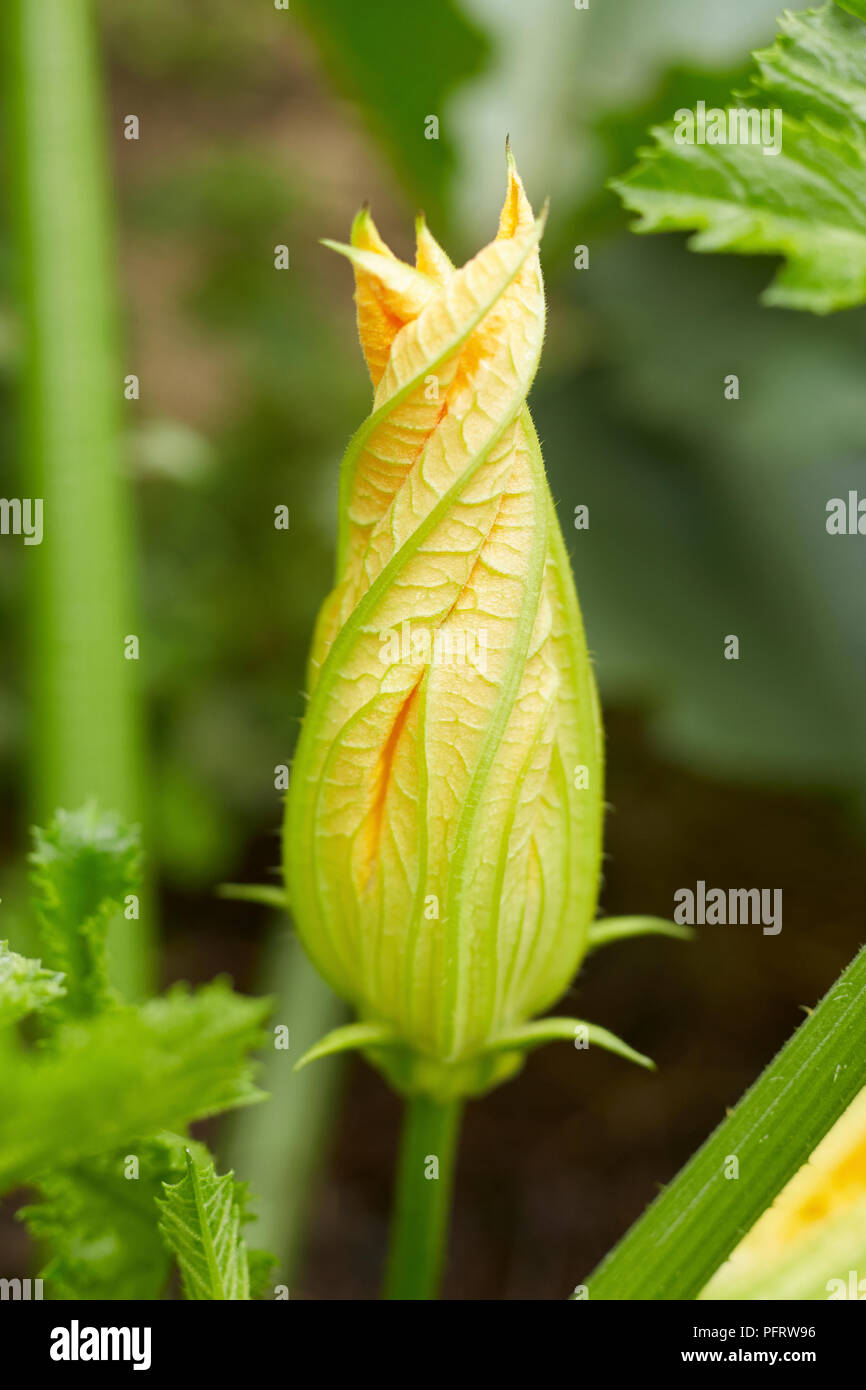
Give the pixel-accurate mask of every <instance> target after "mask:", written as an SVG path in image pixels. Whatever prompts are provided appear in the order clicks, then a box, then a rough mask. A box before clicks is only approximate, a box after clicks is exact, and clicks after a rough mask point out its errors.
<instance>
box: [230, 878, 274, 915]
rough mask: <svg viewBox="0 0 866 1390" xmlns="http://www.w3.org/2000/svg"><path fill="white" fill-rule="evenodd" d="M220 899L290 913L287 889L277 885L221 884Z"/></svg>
mask: <svg viewBox="0 0 866 1390" xmlns="http://www.w3.org/2000/svg"><path fill="white" fill-rule="evenodd" d="M216 891H217V897H218V898H230V899H231V901H232V902H236V903H261V905H262V906H263V907H275V908H277V909H278V910H279V911H280V912H288V910H289V896H288V894H287V892H286V890H285V888H278V887H277V885H276V884H275V883H221V884H219V886H218V888H217V890H216Z"/></svg>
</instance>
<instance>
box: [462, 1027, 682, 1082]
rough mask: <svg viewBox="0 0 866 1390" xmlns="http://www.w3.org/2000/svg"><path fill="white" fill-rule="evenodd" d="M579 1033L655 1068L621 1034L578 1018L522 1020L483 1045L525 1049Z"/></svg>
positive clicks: (592, 1042)
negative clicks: (522, 1021)
mask: <svg viewBox="0 0 866 1390" xmlns="http://www.w3.org/2000/svg"><path fill="white" fill-rule="evenodd" d="M578 1037H580V1039H581V1041H583V1039H585V1040H586V1042H587V1043H588V1044H589V1046H590V1047H603V1048H604V1049H605V1051H606V1052H615V1053H616V1055H617V1056H618V1057H625V1059H626V1061H628V1062H635V1063H636V1064H637V1065H638V1066H639V1067H646V1068H647V1070H648V1071H655V1069H656V1068H655V1062H653V1061H652V1059H651V1058H650V1057H645V1056H644V1055H643V1053H642V1052H635V1050H634V1048H633V1047H629V1045H628V1043H624V1042H623V1040H622V1038H618V1037H617V1036H616V1034H615V1033H609V1032H608V1030H607V1029H606V1028H600V1027H599V1026H598V1025H597V1024H595V1023H584V1022H583V1021H582V1020H581V1019H579V1018H538V1019H536V1020H535V1022H534V1023H524V1024H523V1025H522V1026H521V1027H520V1028H515V1029H514V1031H513V1032H511V1033H502V1034H500V1036H499V1037H498V1038H497V1039H496V1040H495V1042H493V1043H490V1044H489V1045H488V1046H487V1047H486V1048H485V1051H486V1052H511V1051H515V1052H518V1051H520V1052H528V1051H529V1049H530V1048H533V1047H541V1046H542V1045H543V1044H544V1043H547V1042H556V1041H561V1040H563V1039H568V1040H569V1041H570V1042H574V1041H575V1040H576V1039H577V1038H578Z"/></svg>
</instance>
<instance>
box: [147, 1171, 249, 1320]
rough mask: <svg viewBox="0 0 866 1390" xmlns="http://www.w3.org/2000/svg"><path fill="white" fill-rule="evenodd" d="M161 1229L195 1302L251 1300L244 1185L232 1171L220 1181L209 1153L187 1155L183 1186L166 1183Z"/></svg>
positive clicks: (188, 1294)
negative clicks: (245, 1235)
mask: <svg viewBox="0 0 866 1390" xmlns="http://www.w3.org/2000/svg"><path fill="white" fill-rule="evenodd" d="M164 1192H165V1196H164V1197H163V1198H160V1199H158V1201H157V1206H158V1207H159V1210H160V1213H161V1215H160V1220H159V1229H160V1231H161V1232H162V1236H163V1238H164V1240H165V1242H166V1244H167V1245H168V1247H169V1249H170V1250H171V1251H172V1252H173V1253H174V1254H175V1255H176V1256H177V1262H178V1266H179V1267H180V1276H181V1282H182V1284H183V1290H184V1295H185V1297H186V1298H188V1299H193V1300H196V1301H203V1300H204V1301H211V1300H231V1301H245V1300H248V1299H249V1298H250V1271H249V1262H248V1254H247V1247H246V1243H245V1241H244V1238H243V1223H244V1220H245V1213H244V1207H245V1203H246V1189H245V1187H244V1186H243V1185H242V1184H240V1183H237V1182H235V1178H234V1174H233V1173H225V1174H224V1175H223V1176H222V1177H218V1176H217V1173H216V1169H215V1167H214V1162H213V1159H212V1158H211V1157H210V1155H206V1156H204V1157H201V1156H199V1157H194V1156H193V1154H192V1152H191V1151H189V1150H188V1151H187V1155H186V1173H185V1174H184V1176H183V1177H182V1178H181V1180H180V1182H178V1183H176V1184H174V1186H169V1185H168V1184H164Z"/></svg>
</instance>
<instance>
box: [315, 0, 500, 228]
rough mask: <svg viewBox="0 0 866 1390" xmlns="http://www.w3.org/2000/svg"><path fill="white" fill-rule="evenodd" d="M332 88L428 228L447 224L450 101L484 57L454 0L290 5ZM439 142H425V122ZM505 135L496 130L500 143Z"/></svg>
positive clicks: (477, 35)
mask: <svg viewBox="0 0 866 1390" xmlns="http://www.w3.org/2000/svg"><path fill="white" fill-rule="evenodd" d="M292 8H293V11H295V12H297V13H298V14H299V15H300V16H301V19H302V20H303V22H304V24H305V25H306V26H307V28H308V29H309V31H310V33H311V35H312V37H313V39H314V40H315V42H316V44H317V46H318V48H319V51H320V53H321V55H322V59H323V62H324V64H325V67H326V69H327V71H328V73H329V75H330V77H331V79H332V81H334V83H335V84H336V85H337V86H338V87H339V88H340V89H341V90H342V91H344V92H345V93H347V94H348V95H349V96H350V97H351V98H352V99H353V100H354V101H356V102H357V103H358V105H359V106H360V108H361V111H362V112H363V115H364V119H365V121H366V122H367V124H368V125H369V126H370V128H371V129H372V130H373V131H374V132H375V133H376V134H377V135H378V136H379V137H380V139H381V140H382V142H383V143H384V145H385V147H386V148H387V149H388V151H389V152H390V154H391V155H392V157H393V159H394V163H395V165H396V167H397V169H398V171H399V173H400V175H401V176H402V178H403V181H404V183H405V184H406V187H407V188H408V189H409V190H410V192H411V193H412V195H413V197H414V198H415V199H416V201H418V202H419V204H420V205H422V206H423V207H424V208H425V209H426V211H427V213H428V216H429V218H430V220H431V222H432V223H433V224H438V226H439V227H440V229H441V228H442V227H443V226H445V225H447V214H448V209H449V197H450V189H449V181H450V177H451V174H452V172H453V169H454V164H455V145H454V136H453V133H452V131H451V129H450V126H449V121H448V103H449V98H450V96H451V94H452V92H453V91H454V89H455V88H457V87H458V86H459V85H460V84H461V83H462V82H464V81H466V79H467V78H468V77H470V76H471V75H472V74H474V73H476V72H478V71H479V69H480V68H481V67H482V65H483V64H484V62H485V59H486V57H487V54H488V43H487V40H486V38H485V36H484V34H483V33H482V32H481V30H480V29H478V28H476V26H475V25H474V24H473V23H472V22H471V21H470V20H469V19H468V18H467V17H466V13H465V11H464V10H463V9H462V8H461V7H460V6H459V5H458V4H456V3H454V0H440V3H439V4H437V5H436V6H435V7H429V6H426V5H406V4H403V3H401V0H379V3H378V4H377V5H376V7H375V10H371V9H370V7H369V6H366V5H359V4H357V2H356V0H329V3H328V4H327V5H321V4H317V3H315V0H295V4H294V5H293V7H292ZM431 116H432V117H435V118H436V119H437V120H438V122H439V127H438V136H437V138H433V139H430V138H425V123H426V122H427V120H428V118H429V117H431ZM506 134H507V131H504V130H503V131H502V132H501V136H500V139H501V141H502V142H503V147H504V141H505V136H506Z"/></svg>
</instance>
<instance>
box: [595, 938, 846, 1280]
mask: <svg viewBox="0 0 866 1390" xmlns="http://www.w3.org/2000/svg"><path fill="white" fill-rule="evenodd" d="M864 1059H866V947H864V948H863V949H862V950H861V951H860V953H859V954H858V955H857V956H856V957H855V958H854V960H853V961H852V962H851V964H850V965H849V966H848V968H847V970H844V971H843V972H842V974H841V975H840V976H839V978H838V980H836V981H835V983H834V984H833V985H832V986H831V988H830V989H829V990H828V992H827V994H825V996H824V998H823V999H822V1000H821V1002H820V1004H819V1005H818V1006H817V1008H816V1009H815V1010H814V1012H813V1013H811V1014H810V1015H809V1017H808V1018H807V1019H806V1021H805V1023H803V1024H802V1026H801V1027H800V1028H798V1030H797V1032H796V1033H795V1034H794V1036H793V1037H792V1038H791V1039H789V1041H788V1042H787V1043H786V1044H785V1046H784V1047H783V1048H782V1050H781V1051H780V1052H779V1053H778V1054H777V1056H776V1057H775V1059H774V1060H773V1061H772V1062H771V1063H770V1065H769V1066H768V1067H767V1069H766V1071H764V1072H763V1073H762V1075H761V1076H760V1077H759V1078H758V1080H757V1081H756V1082H755V1084H754V1086H752V1088H751V1090H750V1091H747V1092H746V1095H745V1096H744V1097H743V1099H742V1100H741V1101H740V1103H739V1104H738V1105H737V1107H736V1109H734V1110H733V1111H732V1112H731V1113H730V1114H729V1115H728V1117H727V1118H726V1119H725V1120H724V1121H723V1122H722V1124H720V1125H719V1127H718V1129H717V1130H716V1131H715V1133H714V1134H712V1135H711V1136H710V1138H709V1139H708V1140H707V1142H706V1143H705V1144H704V1146H703V1148H701V1149H699V1150H698V1152H697V1153H696V1154H695V1155H694V1157H693V1158H692V1159H690V1161H689V1162H688V1163H687V1164H686V1166H685V1168H683V1169H682V1171H681V1172H680V1173H679V1174H678V1175H677V1176H676V1178H674V1180H673V1182H672V1183H671V1184H670V1186H669V1187H668V1188H666V1189H665V1191H664V1192H662V1194H661V1195H660V1196H659V1197H657V1198H656V1200H655V1201H654V1202H653V1204H652V1206H651V1207H649V1208H648V1210H647V1211H646V1212H645V1213H644V1215H643V1216H642V1217H641V1218H640V1219H639V1220H638V1221H636V1222H635V1224H634V1225H633V1226H632V1228H631V1230H630V1231H629V1232H628V1234H627V1235H626V1236H625V1237H624V1239H623V1240H622V1241H620V1243H619V1245H617V1246H616V1248H615V1249H614V1250H613V1251H612V1252H611V1254H610V1255H608V1256H607V1258H606V1259H605V1260H604V1261H603V1262H602V1264H601V1265H600V1266H599V1267H598V1269H597V1270H596V1271H595V1273H594V1274H593V1275H592V1276H591V1277H590V1279H589V1280H588V1284H587V1289H588V1293H589V1297H590V1298H591V1299H615V1300H623V1299H628V1300H636V1299H653V1300H672V1299H692V1298H696V1297H697V1295H698V1294H699V1292H700V1291H701V1289H702V1288H703V1287H704V1285H705V1284H706V1283H707V1281H708V1279H709V1278H710V1276H711V1275H712V1274H714V1273H715V1271H716V1270H717V1269H718V1268H719V1266H720V1265H721V1264H722V1263H723V1262H724V1261H725V1260H726V1259H727V1257H728V1256H729V1255H730V1253H731V1251H732V1250H733V1249H734V1246H735V1245H737V1244H738V1243H739V1241H740V1239H741V1238H742V1237H743V1236H744V1235H745V1234H746V1232H747V1231H748V1230H749V1229H750V1228H751V1227H752V1226H753V1225H754V1223H755V1222H756V1221H757V1219H758V1217H759V1216H760V1215H761V1213H762V1212H763V1211H764V1210H765V1209H766V1208H767V1207H768V1206H769V1205H770V1203H771V1202H773V1201H774V1200H775V1198H776V1197H777V1196H778V1194H779V1193H780V1192H781V1190H782V1188H783V1187H784V1186H785V1184H786V1183H787V1182H788V1181H789V1179H790V1178H792V1177H793V1176H794V1174H795V1173H796V1172H797V1170H798V1169H799V1168H801V1167H802V1166H803V1164H804V1163H805V1162H806V1161H807V1160H808V1158H809V1156H810V1154H811V1153H812V1151H813V1150H814V1149H815V1148H816V1146H817V1145H818V1143H819V1142H820V1140H821V1139H823V1137H824V1135H825V1134H826V1133H827V1132H828V1130H829V1129H830V1128H831V1126H832V1125H834V1124H835V1122H836V1121H837V1120H838V1118H839V1116H840V1115H841V1114H842V1113H843V1111H844V1110H846V1109H847V1107H848V1105H849V1104H850V1103H851V1101H852V1100H853V1099H854V1096H855V1095H857V1093H858V1091H859V1090H860V1089H861V1087H862V1086H863V1084H864V1080H866V1060H864ZM576 1296H577V1294H575V1297H576Z"/></svg>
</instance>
